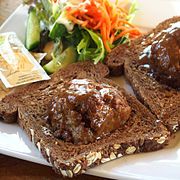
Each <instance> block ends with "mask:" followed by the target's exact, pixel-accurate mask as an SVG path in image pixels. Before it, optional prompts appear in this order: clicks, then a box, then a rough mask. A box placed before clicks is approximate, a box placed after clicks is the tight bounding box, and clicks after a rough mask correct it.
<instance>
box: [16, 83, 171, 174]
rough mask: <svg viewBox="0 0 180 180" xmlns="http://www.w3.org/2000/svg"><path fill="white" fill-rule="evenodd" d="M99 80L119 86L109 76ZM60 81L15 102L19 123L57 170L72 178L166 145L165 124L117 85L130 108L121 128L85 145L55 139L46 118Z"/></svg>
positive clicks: (167, 134) (168, 134) (167, 137)
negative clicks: (97, 166)
mask: <svg viewBox="0 0 180 180" xmlns="http://www.w3.org/2000/svg"><path fill="white" fill-rule="evenodd" d="M98 81H100V82H103V83H106V84H111V85H113V86H115V87H116V88H118V86H116V85H115V84H114V83H113V82H112V81H110V80H108V79H101V80H98ZM62 82H63V81H62ZM60 84H61V82H60V81H59V82H58V84H55V85H54V86H53V87H47V86H46V87H45V86H44V88H41V90H40V91H39V93H35V94H31V95H27V96H26V97H25V96H24V100H23V102H21V104H19V105H18V123H19V125H20V126H21V127H22V128H23V129H24V130H25V132H26V133H27V134H28V135H29V137H30V139H31V140H32V142H33V143H34V144H35V145H36V146H37V148H38V149H39V151H40V152H41V153H42V154H43V156H44V157H45V158H46V159H47V161H48V162H50V163H51V164H52V166H53V169H54V170H55V171H56V172H57V173H59V174H62V175H63V176H68V177H73V176H75V175H78V174H81V173H83V172H85V171H86V170H87V169H88V168H90V167H94V166H96V165H99V164H102V163H105V162H108V161H110V160H113V159H116V158H118V157H122V156H124V155H129V154H134V153H140V152H148V151H154V150H158V149H161V148H163V147H164V146H165V145H166V144H167V142H168V140H169V137H170V133H169V131H168V130H167V129H166V127H165V126H164V125H162V123H161V122H160V121H159V120H157V118H156V117H155V116H154V115H153V114H152V113H151V112H150V111H149V110H148V109H147V108H146V107H145V106H143V105H142V104H141V103H140V102H139V101H138V100H137V99H136V98H135V97H133V96H131V95H129V94H127V93H126V92H125V91H123V90H122V89H120V88H119V90H121V91H122V92H123V94H124V96H125V97H126V99H127V101H128V104H129V105H130V106H131V108H132V112H131V115H130V118H129V119H128V121H127V122H126V123H125V125H124V126H123V127H122V128H119V129H117V130H115V131H114V132H112V133H110V134H109V135H106V136H105V137H103V138H101V139H99V140H96V141H95V142H93V143H89V144H86V145H85V144H82V145H77V144H76V145H75V144H72V143H68V142H64V141H62V140H60V139H58V138H55V137H54V136H53V132H52V131H51V127H50V125H49V123H47V121H46V120H45V119H46V117H47V114H48V104H49V101H50V99H51V98H49V97H50V96H51V97H52V96H53V95H55V94H56V93H57V90H59V88H58V87H60Z"/></svg>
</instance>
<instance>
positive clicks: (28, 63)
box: [0, 32, 50, 88]
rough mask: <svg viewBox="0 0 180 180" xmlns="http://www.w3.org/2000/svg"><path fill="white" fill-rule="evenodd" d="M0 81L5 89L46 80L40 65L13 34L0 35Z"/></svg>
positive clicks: (47, 77)
mask: <svg viewBox="0 0 180 180" xmlns="http://www.w3.org/2000/svg"><path fill="white" fill-rule="evenodd" d="M0 79H1V80H2V82H3V84H4V85H5V87H6V88H12V87H16V86H19V85H23V84H27V83H32V82H37V81H42V80H48V79H50V77H49V76H48V75H47V74H46V72H45V71H44V69H43V68H42V67H41V65H40V64H39V63H38V62H37V60H36V59H35V58H34V57H33V56H32V55H31V53H30V52H29V51H28V50H27V49H26V48H25V47H24V45H23V43H22V42H21V41H20V40H19V39H18V37H17V35H16V34H15V33H14V32H9V33H2V34H0Z"/></svg>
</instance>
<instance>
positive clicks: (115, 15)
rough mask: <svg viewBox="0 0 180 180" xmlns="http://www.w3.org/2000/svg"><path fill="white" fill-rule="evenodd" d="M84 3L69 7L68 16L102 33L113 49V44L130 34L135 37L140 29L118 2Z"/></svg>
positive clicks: (94, 0)
mask: <svg viewBox="0 0 180 180" xmlns="http://www.w3.org/2000/svg"><path fill="white" fill-rule="evenodd" d="M81 2H82V3H80V4H78V5H77V6H73V7H72V8H67V9H66V10H67V12H68V13H67V18H68V19H69V20H71V21H72V22H73V23H75V24H79V25H81V26H83V27H86V28H89V29H92V30H94V31H97V32H99V33H100V34H101V37H102V41H103V43H104V47H105V48H106V50H107V52H110V51H111V47H112V44H113V43H114V41H116V40H118V39H119V38H121V37H123V36H125V35H129V37H130V38H135V37H138V36H139V35H141V33H140V31H139V30H138V29H137V28H136V27H135V26H134V25H133V24H131V23H130V22H128V20H127V15H128V12H127V11H126V10H125V9H124V8H123V7H121V6H120V4H119V3H118V2H116V3H115V2H114V3H113V2H111V1H110V0H81ZM119 32H120V33H119Z"/></svg>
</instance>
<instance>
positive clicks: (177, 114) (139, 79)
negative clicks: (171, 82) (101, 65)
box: [121, 16, 180, 132]
mask: <svg viewBox="0 0 180 180" xmlns="http://www.w3.org/2000/svg"><path fill="white" fill-rule="evenodd" d="M178 21H180V16H179V17H173V18H171V19H168V20H166V21H164V22H162V23H161V24H159V25H158V26H157V27H156V28H155V29H153V30H152V31H151V32H150V33H148V34H147V35H145V36H144V37H141V38H140V39H139V40H138V41H137V40H136V41H134V42H132V44H131V45H130V46H129V48H128V50H127V51H128V52H129V53H127V54H126V61H125V76H126V77H127V79H128V80H129V82H130V83H131V85H132V87H133V89H134V92H135V93H136V95H137V97H138V98H139V99H140V100H141V101H142V102H143V103H144V104H145V105H146V106H147V107H148V108H149V109H150V110H151V111H152V112H153V113H154V114H155V115H156V116H157V117H158V119H160V120H161V121H162V122H163V123H164V124H165V125H166V126H167V127H168V128H169V129H170V130H171V131H174V132H175V131H177V130H178V129H179V128H180V91H179V90H177V89H173V88H171V87H168V86H166V85H163V84H161V83H159V82H158V81H156V80H155V79H154V78H153V77H152V76H149V75H148V73H147V69H146V68H140V67H139V66H138V60H139V55H140V52H142V50H143V49H144V47H146V46H147V45H149V44H151V43H152V37H153V36H155V35H156V34H158V33H159V32H160V31H162V30H163V29H165V28H167V27H168V26H169V25H170V24H171V23H174V22H178ZM142 40H143V41H142ZM144 40H145V41H144ZM121 51H123V50H122V49H121ZM124 58H125V57H124Z"/></svg>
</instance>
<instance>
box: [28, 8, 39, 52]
mask: <svg viewBox="0 0 180 180" xmlns="http://www.w3.org/2000/svg"><path fill="white" fill-rule="evenodd" d="M40 33H41V29H40V21H39V19H38V17H37V15H36V10H35V8H33V9H32V10H31V11H30V12H29V16H28V21H27V30H26V48H27V49H28V50H32V49H35V48H36V47H37V46H38V45H39V43H40Z"/></svg>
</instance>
